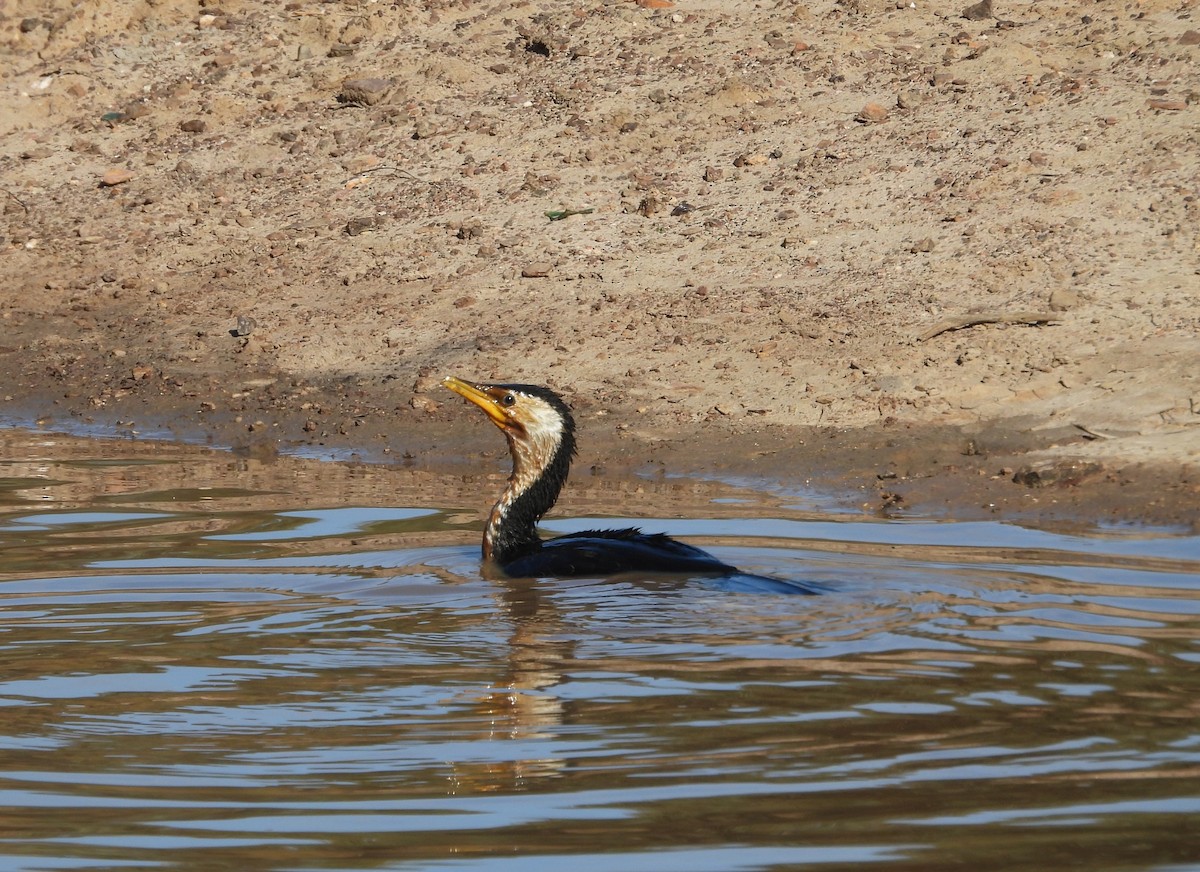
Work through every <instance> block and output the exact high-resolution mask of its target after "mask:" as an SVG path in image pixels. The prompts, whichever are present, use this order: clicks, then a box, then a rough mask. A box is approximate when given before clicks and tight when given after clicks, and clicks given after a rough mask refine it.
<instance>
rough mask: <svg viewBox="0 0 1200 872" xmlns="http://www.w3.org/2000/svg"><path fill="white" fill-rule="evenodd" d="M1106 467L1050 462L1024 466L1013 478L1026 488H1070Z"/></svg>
mask: <svg viewBox="0 0 1200 872" xmlns="http://www.w3.org/2000/svg"><path fill="white" fill-rule="evenodd" d="M1103 470H1104V467H1103V466H1101V465H1100V464H1099V463H1095V462H1092V461H1085V460H1063V461H1053V460H1052V461H1048V462H1045V463H1039V464H1034V465H1031V466H1023V467H1021V468H1020V469H1018V470H1017V471H1016V472H1015V473H1014V474H1013V477H1012V480H1013V482H1014V483H1016V484H1020V485H1024V486H1025V487H1051V486H1054V485H1058V486H1061V487H1070V486H1072V485H1077V484H1079V483H1080V482H1082V481H1083V480H1085V479H1087V478H1091V477H1092V476H1094V475H1096V474H1097V473H1099V472H1102V471H1103Z"/></svg>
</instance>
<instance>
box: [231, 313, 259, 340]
mask: <svg viewBox="0 0 1200 872" xmlns="http://www.w3.org/2000/svg"><path fill="white" fill-rule="evenodd" d="M257 326H258V322H257V321H255V320H254V319H253V318H251V317H250V316H249V315H238V317H237V323H236V324H235V325H234V328H233V329H232V330H230V331H229V332H230V333H232V334H233V335H234V336H249V335H250V334H251V333H253V332H254V328H255V327H257Z"/></svg>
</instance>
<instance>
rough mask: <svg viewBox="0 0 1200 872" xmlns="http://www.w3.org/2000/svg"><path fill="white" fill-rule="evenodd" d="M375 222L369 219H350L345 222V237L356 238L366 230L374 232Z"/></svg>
mask: <svg viewBox="0 0 1200 872" xmlns="http://www.w3.org/2000/svg"><path fill="white" fill-rule="evenodd" d="M375 225H376V221H375V218H374V217H371V218H351V219H350V220H349V221H347V222H346V235H347V236H358V235H359V234H360V233H366V232H367V231H368V230H374V229H375Z"/></svg>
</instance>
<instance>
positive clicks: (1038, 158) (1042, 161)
mask: <svg viewBox="0 0 1200 872" xmlns="http://www.w3.org/2000/svg"><path fill="white" fill-rule="evenodd" d="M1029 162H1030V163H1031V164H1033V165H1034V166H1035V167H1044V166H1045V165H1046V164H1048V163H1050V155H1048V154H1046V152H1044V151H1034V152H1030V154H1029Z"/></svg>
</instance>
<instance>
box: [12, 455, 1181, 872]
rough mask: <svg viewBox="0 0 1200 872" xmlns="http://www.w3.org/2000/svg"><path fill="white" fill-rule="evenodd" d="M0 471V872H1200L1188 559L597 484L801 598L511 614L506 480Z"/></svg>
mask: <svg viewBox="0 0 1200 872" xmlns="http://www.w3.org/2000/svg"><path fill="white" fill-rule="evenodd" d="M0 444H2V445H3V446H4V454H3V456H4V457H5V458H7V460H6V461H5V462H3V465H0V555H2V556H0V657H2V658H3V659H2V660H0V663H3V672H2V673H0V710H2V711H3V712H4V715H5V717H4V721H3V724H4V725H3V727H2V728H0V867H3V868H6V869H64V868H72V869H86V868H103V869H124V868H141V867H147V866H154V867H158V868H179V869H184V868H220V867H229V868H239V869H396V870H400V869H480V870H510V869H511V870H514V872H515V870H543V869H545V870H558V869H563V868H572V869H585V870H607V869H613V868H623V869H633V870H637V869H655V870H673V869H681V870H684V869H686V870H688V872H703V870H751V869H795V868H809V867H813V868H823V869H825V868H828V869H838V868H845V869H850V868H856V869H857V868H861V867H864V866H871V867H874V868H881V869H883V868H889V867H890V868H902V869H912V868H920V869H931V870H938V869H959V868H963V867H967V868H975V869H984V870H986V869H1030V868H1056V867H1060V866H1072V867H1076V868H1086V869H1089V870H1101V869H1114V870H1115V869H1133V868H1139V869H1144V868H1156V869H1182V868H1195V864H1197V863H1200V842H1198V840H1197V839H1196V834H1195V822H1196V820H1197V814H1198V813H1200V788H1198V787H1197V785H1200V727H1198V726H1197V724H1198V717H1197V715H1198V714H1200V712H1198V709H1200V703H1198V702H1197V700H1198V699H1200V678H1198V675H1200V669H1198V664H1200V646H1198V641H1200V596H1198V594H1197V589H1198V587H1200V539H1197V537H1195V536H1182V535H1172V534H1170V533H1169V532H1165V531H1147V530H1142V531H1136V530H1123V531H1121V532H1119V533H1117V532H1109V533H1105V534H1094V533H1093V534H1089V533H1086V532H1083V531H1081V532H1078V533H1075V534H1065V533H1060V532H1048V531H1043V530H1036V529H1028V528H1021V527H1016V526H1009V525H1005V524H1000V523H971V524H954V523H932V522H921V521H916V520H909V521H903V522H881V521H878V520H874V519H864V518H861V517H854V516H846V515H843V516H838V517H836V518H834V519H832V520H831V519H830V517H829V516H823V515H820V514H817V513H813V512H805V511H800V510H797V509H795V508H789V507H788V505H786V504H784V503H781V502H780V499H782V498H776V497H774V496H772V495H770V494H766V493H759V492H756V491H754V490H753V489H752V488H749V487H735V486H731V485H714V484H712V483H704V482H690V481H677V480H675V481H669V482H661V481H660V482H650V481H643V480H628V481H627V480H613V481H608V480H598V481H592V482H589V483H586V486H585V487H583V488H581V489H580V493H579V494H578V495H577V496H575V497H573V499H572V502H571V503H570V504H565V505H564V506H563V507H562V511H560V512H557V513H556V518H555V519H554V520H553V521H551V522H548V523H547V528H548V529H549V530H551V531H553V532H566V531H569V530H573V529H581V528H586V527H589V526H595V524H596V523H597V520H598V519H602V520H605V521H608V520H611V519H613V518H618V519H620V520H616V521H613V523H614V524H620V523H622V521H623V520H625V516H626V515H628V513H629V511H630V508H631V506H637V507H639V510H640V509H642V508H646V509H647V511H648V512H652V513H653V515H652V516H651V517H650V518H647V517H644V516H642V517H638V518H633V519H628V520H630V521H633V522H636V523H638V524H641V525H642V526H644V527H646V528H648V529H663V530H667V531H670V532H672V533H673V534H677V535H681V536H685V537H688V538H689V540H691V541H695V542H698V543H700V544H703V545H704V546H705V547H706V548H710V549H711V550H713V551H714V552H715V553H717V554H718V556H720V557H722V558H725V559H728V560H729V561H731V562H733V563H736V564H737V565H739V566H742V567H744V568H746V569H748V570H751V571H755V572H763V573H765V574H770V575H776V576H780V577H789V578H801V579H807V580H814V581H818V582H820V583H822V584H825V585H827V586H828V587H829V588H830V589H831V593H830V594H828V595H826V596H821V597H786V596H756V595H748V594H730V593H727V592H722V591H718V590H714V589H712V588H710V587H706V586H705V585H704V584H703V583H702V582H700V581H698V580H688V579H649V578H643V579H638V578H622V579H616V580H596V579H575V580H570V581H514V582H507V583H505V582H497V581H493V580H487V579H484V578H482V577H481V576H480V573H479V561H478V552H477V548H478V535H479V530H480V519H481V513H482V509H483V508H484V504H486V503H487V502H488V500H489V499H490V497H491V495H492V494H493V493H494V492H495V490H496V489H497V487H498V482H499V479H500V477H502V473H500V472H499V471H496V472H495V473H492V472H489V474H487V475H479V476H475V477H466V478H464V477H461V476H460V477H451V476H438V475H433V474H431V473H422V472H420V471H418V470H412V469H398V468H385V467H374V468H365V467H348V466H343V465H336V464H321V463H314V462H301V461H291V460H288V459H280V460H278V461H275V462H273V463H269V464H268V463H260V462H257V461H254V460H246V459H238V458H234V457H231V456H230V455H227V454H222V453H218V452H206V451H201V450H197V449H193V448H182V447H180V446H177V445H168V444H161V443H160V444H156V445H148V446H141V445H135V444H133V443H114V442H104V441H95V440H69V439H59V438H51V437H45V436H36V435H32V436H31V435H28V434H26V435H21V434H15V433H6V434H3V435H2V436H0Z"/></svg>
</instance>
